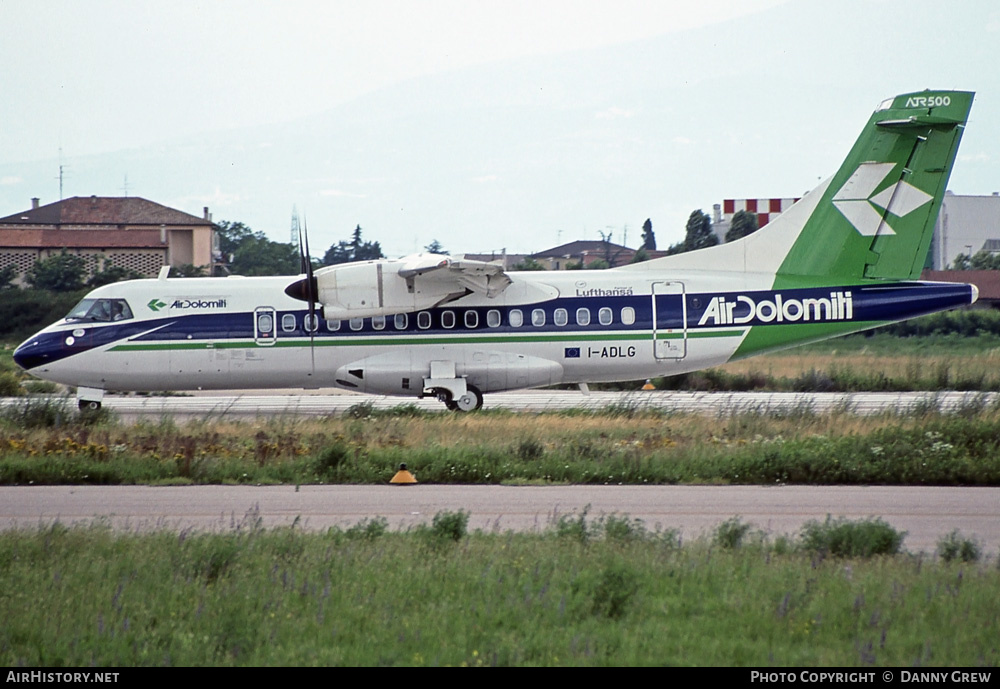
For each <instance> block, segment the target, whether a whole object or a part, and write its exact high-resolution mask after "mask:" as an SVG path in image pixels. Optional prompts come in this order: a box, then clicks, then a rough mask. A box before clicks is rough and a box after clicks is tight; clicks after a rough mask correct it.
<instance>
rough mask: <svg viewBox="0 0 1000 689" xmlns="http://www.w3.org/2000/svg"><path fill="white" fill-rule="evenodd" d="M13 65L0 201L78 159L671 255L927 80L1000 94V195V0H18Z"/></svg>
mask: <svg viewBox="0 0 1000 689" xmlns="http://www.w3.org/2000/svg"><path fill="white" fill-rule="evenodd" d="M647 54H648V55H649V59H648V60H647V59H646V55H647ZM0 65H3V69H2V70H0V95H2V98H0V216H3V215H8V214H12V213H15V212H17V211H20V210H23V209H25V208H27V207H28V205H29V203H30V199H31V197H34V196H38V197H41V199H42V203H49V202H52V201H54V200H56V199H57V198H58V196H59V181H58V172H59V167H60V165H62V166H63V170H64V172H65V174H64V179H63V182H64V186H65V189H64V194H63V195H64V196H88V195H91V194H97V195H102V196H121V195H126V194H127V195H136V196H142V197H144V198H147V199H150V200H153V201H157V202H160V203H164V204H165V205H169V206H173V207H176V208H179V209H181V210H184V211H187V212H189V213H193V214H195V215H201V211H202V207H203V206H209V207H210V208H211V210H212V213H213V215H214V218H215V219H216V220H221V219H226V220H239V221H243V222H245V223H247V224H248V225H250V226H251V227H252V228H253V229H256V230H263V231H265V232H267V233H268V234H269V235H270V236H271V237H272V238H274V239H279V240H283V241H284V240H287V239H288V228H289V218H290V214H291V210H292V206H293V204H297V205H298V207H299V208H300V209H302V210H304V211H307V212H308V222H309V229H310V234H311V236H312V235H314V234H315V235H316V237H315V241H313V242H312V243H313V245H314V246H319V247H325V246H329V245H330V244H331V243H333V242H334V241H336V240H338V239H346V238H348V237H349V235H350V231H351V229H352V228H353V227H354V225H355V224H361V225H363V226H364V228H365V231H366V233H367V235H366V238H368V239H377V240H380V241H381V242H382V245H383V248H384V250H385V251H386V253H387V254H389V255H400V254H402V253H408V252H411V251H414V250H417V249H419V248H421V247H422V246H424V245H425V244H427V243H429V242H430V241H431V240H432V239H439V240H441V241H442V243H443V244H444V245H445V246H446V247H447V248H449V249H452V250H461V251H483V250H492V249H500V248H506V249H508V250H510V251H512V252H518V251H521V252H529V251H539V250H542V249H545V248H548V247H550V246H553V245H555V244H556V243H558V242H560V241H570V240H572V239H598V238H599V233H600V232H603V231H605V230H607V229H611V228H614V229H615V231H616V235H615V236H614V239H615V241H622V240H623V239H624V238H625V228H626V227H630V228H631V230H630V231H631V234H629V235H628V239H629V243H630V244H632V245H634V244H635V241H636V240H637V239H638V234H639V231H638V228H639V227H640V226H641V224H642V222H643V221H644V220H645V219H646V218H647V217H651V218H653V223H654V227H655V228H656V230H657V237H658V239H659V242H660V244H661V246H666V245H667V244H669V243H671V242H674V241H678V240H679V239H681V238H682V235H683V224H684V221H685V219H686V217H687V214H688V212H689V211H690V210H691V209H692V208H698V207H701V208H704V209H705V210H710V209H711V205H712V204H713V203H718V202H720V201H721V200H722V199H723V198H732V197H736V198H739V197H754V196H791V195H801V193H802V192H803V191H805V190H807V189H808V188H810V187H811V186H813V185H814V184H815V183H816V182H817V181H818V179H819V178H821V177H825V176H827V175H830V174H832V173H833V172H834V171H835V169H836V165H837V164H839V162H840V160H842V159H843V156H844V154H846V152H847V150H848V148H849V147H850V144H851V142H853V140H854V137H855V136H856V135H857V132H858V131H859V129H860V126H861V124H863V122H864V120H865V119H866V118H867V116H868V114H870V112H871V109H872V108H874V107H875V106H876V105H877V104H878V103H879V102H880V101H881V100H882V99H883V98H885V97H888V96H892V95H894V94H896V93H901V92H905V91H909V90H919V89H923V88H961V89H967V90H975V91H977V98H976V104H975V105H974V107H973V116H972V121H971V122H970V126H969V131H968V132H967V133H966V136H965V141H964V143H963V148H962V152H961V158H960V161H959V165H958V166H957V167H956V172H955V174H954V175H953V177H952V187H953V188H954V189H955V190H956V191H957V192H958V193H970V194H988V193H991V192H993V191H997V190H1000V70H998V69H997V65H1000V3H997V2H995V0H956V1H955V2H949V3H944V4H943V3H940V2H939V1H936V0H843V1H841V2H838V3H826V2H815V1H814V0H701V1H700V2H697V3H694V2H690V1H677V2H672V1H666V0H642V1H640V0H495V1H491V0H423V1H420V0H365V1H358V2H345V1H336V0H332V1H331V0H323V1H320V0H312V1H306V0H281V1H267V0H171V1H170V2H163V1H162V0H87V1H86V2H84V1H82V0H0Z"/></svg>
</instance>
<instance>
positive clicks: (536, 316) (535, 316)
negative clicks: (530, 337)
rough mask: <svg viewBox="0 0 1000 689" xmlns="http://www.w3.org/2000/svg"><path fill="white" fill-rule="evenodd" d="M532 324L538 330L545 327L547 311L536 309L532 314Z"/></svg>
mask: <svg viewBox="0 0 1000 689" xmlns="http://www.w3.org/2000/svg"><path fill="white" fill-rule="evenodd" d="M531 324H532V325H533V326H535V327H536V328H540V327H542V326H543V325H545V311H544V309H534V310H533V311H532V312H531Z"/></svg>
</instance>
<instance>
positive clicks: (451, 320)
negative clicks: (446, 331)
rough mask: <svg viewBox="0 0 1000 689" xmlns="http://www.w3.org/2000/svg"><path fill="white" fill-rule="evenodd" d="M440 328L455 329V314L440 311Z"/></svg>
mask: <svg viewBox="0 0 1000 689" xmlns="http://www.w3.org/2000/svg"><path fill="white" fill-rule="evenodd" d="M441 327H442V328H454V327H455V312H454V311H442V312H441Z"/></svg>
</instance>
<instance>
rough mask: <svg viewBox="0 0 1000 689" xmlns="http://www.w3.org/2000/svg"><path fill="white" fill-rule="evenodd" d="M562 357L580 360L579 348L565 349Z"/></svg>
mask: <svg viewBox="0 0 1000 689" xmlns="http://www.w3.org/2000/svg"><path fill="white" fill-rule="evenodd" d="M563 357H564V358H566V359H579V358H580V348H579V347H566V349H564V350H563Z"/></svg>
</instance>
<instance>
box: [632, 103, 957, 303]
mask: <svg viewBox="0 0 1000 689" xmlns="http://www.w3.org/2000/svg"><path fill="white" fill-rule="evenodd" d="M972 98H973V94H972V93H969V92H964V91H923V92H920V93H909V94H903V95H901V96H896V97H895V98H891V99H889V100H886V101H884V102H883V103H882V104H881V105H880V106H879V107H878V109H877V110H876V111H875V112H874V113H873V114H872V116H871V118H870V119H869V120H868V124H867V125H866V126H865V129H864V131H863V132H862V133H861V136H860V137H859V138H858V140H857V142H856V143H855V144H854V147H853V148H852V149H851V152H850V154H849V155H848V156H847V158H846V160H845V161H844V163H843V165H841V167H840V170H838V171H837V173H836V174H835V175H834V176H833V177H832V178H831V179H830V180H827V181H826V182H824V183H823V184H821V185H820V186H819V187H817V188H816V189H815V190H813V191H812V192H810V193H809V194H807V195H806V196H805V197H804V198H803V199H802V200H801V201H799V202H798V203H797V204H795V206H793V207H792V208H791V209H789V210H788V211H787V212H785V213H784V214H782V215H780V216H778V218H777V219H775V220H774V221H773V222H771V223H770V224H769V225H768V226H767V227H765V228H763V229H762V230H760V231H758V232H756V233H754V234H752V235H750V236H748V237H745V238H743V239H741V240H738V241H736V242H732V243H729V244H723V245H722V246H718V247H711V248H708V249H702V250H700V251H695V252H691V253H689V254H680V255H677V256H667V257H665V258H662V259H656V260H655V261H653V262H647V263H641V264H634V266H630V268H633V269H637V270H641V269H644V268H645V269H648V268H669V269H691V270H715V271H718V270H720V269H722V270H726V269H727V268H728V269H729V270H736V271H739V270H742V271H744V272H754V273H773V274H774V287H775V288H780V287H786V286H795V285H798V284H801V283H803V282H804V279H807V280H808V282H809V283H810V284H850V283H857V282H864V281H866V280H910V279H915V278H917V277H919V275H920V272H921V268H922V267H923V263H924V259H925V258H926V256H927V250H928V247H929V246H930V241H931V235H932V233H933V231H934V223H935V221H936V220H937V215H938V211H939V210H940V207H941V201H942V199H943V198H944V192H945V188H946V186H947V183H948V177H949V175H950V174H951V168H952V165H953V163H954V161H955V155H956V153H957V152H958V144H959V140H960V139H961V136H962V131H963V130H964V127H965V122H966V120H967V119H968V115H969V109H970V108H971V107H972Z"/></svg>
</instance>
